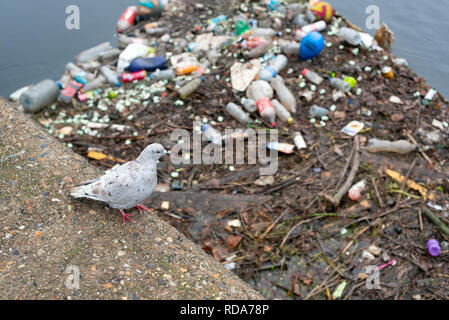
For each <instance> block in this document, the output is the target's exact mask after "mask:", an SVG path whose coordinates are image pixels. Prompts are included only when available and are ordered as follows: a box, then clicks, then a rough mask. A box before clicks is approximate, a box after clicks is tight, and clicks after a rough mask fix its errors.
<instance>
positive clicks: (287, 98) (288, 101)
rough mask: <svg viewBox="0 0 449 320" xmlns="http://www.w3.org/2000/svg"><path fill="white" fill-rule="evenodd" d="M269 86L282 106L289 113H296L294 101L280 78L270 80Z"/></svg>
mask: <svg viewBox="0 0 449 320" xmlns="http://www.w3.org/2000/svg"><path fill="white" fill-rule="evenodd" d="M271 86H272V87H273V89H274V91H276V95H277V96H278V97H279V100H281V102H282V104H283V105H284V106H285V107H286V108H287V109H288V110H290V111H291V112H293V113H296V99H295V97H294V96H293V94H292V92H291V91H290V90H289V89H288V88H287V86H286V85H285V83H284V79H282V77H281V76H277V77H276V78H273V79H271Z"/></svg>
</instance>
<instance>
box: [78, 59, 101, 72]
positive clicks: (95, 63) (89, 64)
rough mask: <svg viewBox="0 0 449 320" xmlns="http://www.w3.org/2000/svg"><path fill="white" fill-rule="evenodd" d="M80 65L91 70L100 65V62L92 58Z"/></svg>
mask: <svg viewBox="0 0 449 320" xmlns="http://www.w3.org/2000/svg"><path fill="white" fill-rule="evenodd" d="M80 67H81V69H83V70H85V71H93V70H97V69H99V68H100V67H101V63H100V62H98V61H96V60H92V61H89V62H86V63H81V64H80Z"/></svg>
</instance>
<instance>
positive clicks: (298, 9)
mask: <svg viewBox="0 0 449 320" xmlns="http://www.w3.org/2000/svg"><path fill="white" fill-rule="evenodd" d="M305 10H306V6H305V4H302V3H291V4H289V5H288V6H287V12H286V14H285V17H286V18H287V19H288V20H291V19H293V17H295V16H296V15H298V14H300V13H303V12H304V11H305Z"/></svg>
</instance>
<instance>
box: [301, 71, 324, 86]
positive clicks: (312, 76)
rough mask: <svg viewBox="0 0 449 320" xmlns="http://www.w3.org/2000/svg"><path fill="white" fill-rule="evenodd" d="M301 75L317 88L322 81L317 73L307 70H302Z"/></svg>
mask: <svg viewBox="0 0 449 320" xmlns="http://www.w3.org/2000/svg"><path fill="white" fill-rule="evenodd" d="M301 74H302V76H303V77H304V78H306V79H307V80H309V81H310V82H312V83H314V84H316V85H317V86H319V85H320V84H321V83H322V82H323V81H324V79H323V77H321V76H320V75H319V74H318V73H316V72H314V71H312V70H309V69H307V68H304V70H302V73H301Z"/></svg>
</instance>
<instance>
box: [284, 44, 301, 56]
mask: <svg viewBox="0 0 449 320" xmlns="http://www.w3.org/2000/svg"><path fill="white" fill-rule="evenodd" d="M300 47H301V44H300V43H298V42H288V43H285V44H283V45H282V46H281V49H282V52H283V53H284V54H286V55H288V56H299V48H300Z"/></svg>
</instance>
